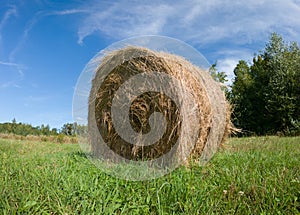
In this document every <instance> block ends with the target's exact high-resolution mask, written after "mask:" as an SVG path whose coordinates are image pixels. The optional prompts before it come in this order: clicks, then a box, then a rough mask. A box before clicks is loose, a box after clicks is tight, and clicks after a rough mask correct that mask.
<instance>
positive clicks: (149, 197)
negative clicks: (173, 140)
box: [0, 137, 300, 214]
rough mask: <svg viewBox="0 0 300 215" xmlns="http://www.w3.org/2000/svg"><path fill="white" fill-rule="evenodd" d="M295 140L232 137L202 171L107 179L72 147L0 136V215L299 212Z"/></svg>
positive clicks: (298, 164) (298, 148)
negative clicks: (0, 137)
mask: <svg viewBox="0 0 300 215" xmlns="http://www.w3.org/2000/svg"><path fill="white" fill-rule="evenodd" d="M299 141H300V139H299V137H293V138H292V137H289V138H280V137H260V138H257V137H255V138H254V137H253V138H238V139H231V140H230V143H229V144H228V145H227V147H226V148H225V149H223V150H221V151H219V152H218V153H217V154H216V155H215V156H214V158H213V159H212V160H211V161H210V162H209V163H208V164H207V165H206V166H204V167H201V166H199V165H198V164H194V165H192V166H190V167H189V168H185V167H180V168H178V169H176V170H175V171H173V172H172V173H171V174H169V175H166V176H165V177H162V178H159V179H156V180H151V181H142V182H140V181H137V182H131V181H125V180H121V179H117V178H113V177H111V176H109V175H107V174H105V173H103V172H101V170H99V169H98V168H97V167H95V166H94V165H93V164H92V163H91V162H90V161H89V159H87V158H86V157H85V155H84V154H82V153H81V152H80V149H79V146H78V145H75V144H54V143H49V142H41V143H39V142H27V141H24V142H22V141H9V140H1V139H0V152H1V153H0V161H1V162H0V181H1V183H0V211H1V214H299V212H300V177H299V172H300V161H299V157H300V145H299Z"/></svg>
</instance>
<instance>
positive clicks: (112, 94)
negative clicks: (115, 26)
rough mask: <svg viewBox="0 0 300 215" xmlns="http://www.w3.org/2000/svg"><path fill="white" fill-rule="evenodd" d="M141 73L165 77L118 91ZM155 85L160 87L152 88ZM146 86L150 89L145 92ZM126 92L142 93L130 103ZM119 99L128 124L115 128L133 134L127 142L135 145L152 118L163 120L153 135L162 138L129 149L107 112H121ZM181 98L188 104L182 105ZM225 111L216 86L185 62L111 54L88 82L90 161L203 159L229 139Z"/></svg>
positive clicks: (146, 54)
mask: <svg viewBox="0 0 300 215" xmlns="http://www.w3.org/2000/svg"><path fill="white" fill-rule="evenodd" d="M143 74H146V75H147V76H145V77H152V76H151V75H153V76H154V75H155V77H158V76H159V75H161V76H162V77H163V78H164V77H171V78H169V79H163V80H162V81H161V82H160V83H159V82H157V81H154V82H153V83H151V80H149V79H148V78H146V79H145V80H144V81H141V82H142V83H140V82H139V83H138V84H137V85H135V86H127V88H126V87H125V88H124V87H123V86H124V83H128V81H130V80H132V78H133V77H137V76H138V75H143ZM157 74H158V75H157ZM141 77H142V76H141ZM165 80H168V81H165ZM159 84H160V85H162V86H161V87H160V86H157V85H159ZM146 86H147V87H148V88H149V87H150V88H151V87H153V89H155V90H153V91H145V89H146V88H147V87H146ZM178 86H180V87H178ZM122 87H123V88H124V89H125V91H124V92H125V94H122V96H120V95H119V94H118V90H120V89H123V88H122ZM142 88H144V89H142ZM143 90H144V91H145V92H144V91H143ZM132 91H137V92H142V93H141V94H139V95H137V96H136V97H135V98H131V97H132V95H133V94H134V93H130V92H132ZM166 91H167V92H166ZM126 92H128V93H126ZM118 95H119V96H118ZM174 95H175V97H176V98H175V99H174ZM172 96H173V97H172ZM124 97H128V98H124ZM177 97H178V99H177ZM124 99H127V100H128V101H130V107H129V108H128V110H127V113H126V114H127V116H128V120H129V123H130V124H126V123H125V124H124V125H127V127H124V126H123V127H121V129H122V132H123V133H124V135H125V136H126V135H127V133H130V132H132V131H134V132H135V133H133V134H134V135H132V136H129V137H128V138H129V139H130V138H131V140H134V141H137V142H138V140H136V139H137V138H139V137H141V136H143V135H147V134H149V133H151V130H153V129H154V130H155V126H154V127H153V125H155V117H153V118H152V121H151V116H153V114H154V113H156V112H159V113H160V114H161V115H162V116H163V118H164V122H166V123H165V125H164V129H162V128H161V129H160V128H158V129H157V132H159V130H164V133H163V134H162V135H161V137H159V139H158V140H156V141H155V142H154V143H153V144H148V143H146V142H144V143H140V144H133V143H132V142H130V141H128V139H126V138H124V137H122V135H120V129H119V130H118V129H117V127H118V126H117V125H116V124H114V123H113V119H112V117H113V116H112V115H113V113H112V112H113V110H114V109H113V105H114V104H119V106H118V107H121V106H122V104H121V103H122V101H123V100H124ZM186 99H188V100H189V101H193V102H186V103H184V102H183V103H182V100H184V101H185V100H186ZM127 100H126V101H127ZM118 102H119V103H118ZM120 102H121V103H120ZM183 104H185V105H187V107H184V106H183ZM228 107H229V106H228V105H227V102H226V100H225V96H224V93H223V92H222V90H221V87H220V85H219V84H218V83H217V82H215V81H214V80H213V79H212V78H211V76H210V75H209V74H208V72H206V71H203V70H201V69H200V68H198V67H196V66H194V65H192V64H191V63H190V62H188V61H187V60H185V59H183V58H181V57H179V56H176V55H172V54H169V53H164V52H155V51H152V50H149V49H146V48H142V47H126V48H123V49H120V50H116V51H113V52H111V53H108V54H107V55H106V56H105V57H104V58H103V59H102V61H101V64H100V65H99V67H98V68H97V71H96V73H95V76H94V79H93V81H92V88H91V91H90V96H89V113H88V129H89V133H90V135H89V138H90V144H91V150H92V152H93V154H94V155H95V156H96V157H100V158H102V159H105V160H110V159H111V158H112V157H114V159H116V156H115V155H116V154H117V158H118V157H119V158H120V159H125V160H131V161H140V160H153V159H159V158H160V157H162V156H163V155H166V154H170V155H169V156H167V158H166V159H171V160H172V159H175V158H176V159H177V161H178V162H188V160H189V159H190V158H192V157H196V158H200V157H201V156H202V158H203V159H209V156H211V153H212V152H213V151H215V150H216V148H218V146H219V145H220V144H221V142H222V141H224V139H225V137H226V136H227V135H228V134H229V130H230V125H231V123H230V109H229V108H228ZM125 110H126V109H125ZM153 120H154V121H153ZM153 123H154V124H153ZM120 124H122V122H120ZM128 125H130V128H129V127H128ZM131 130H132V131H131ZM118 131H119V132H118ZM129 131H130V132H129ZM195 131H196V134H195ZM193 132H194V133H193Z"/></svg>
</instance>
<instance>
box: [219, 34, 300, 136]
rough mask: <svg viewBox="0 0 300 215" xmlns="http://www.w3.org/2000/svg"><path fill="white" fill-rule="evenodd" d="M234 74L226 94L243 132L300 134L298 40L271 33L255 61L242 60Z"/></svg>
mask: <svg viewBox="0 0 300 215" xmlns="http://www.w3.org/2000/svg"><path fill="white" fill-rule="evenodd" d="M221 75H224V74H223V73H221ZM234 75H235V77H234V79H233V83H232V85H231V86H229V88H228V89H227V90H226V95H227V97H228V100H229V101H230V103H231V104H232V107H233V114H232V121H233V123H234V125H235V126H236V127H237V128H241V129H242V133H241V135H274V134H275V135H276V134H277V135H278V134H280V135H300V49H299V46H298V44H297V43H296V42H286V41H284V39H283V38H282V36H280V35H278V34H277V33H273V34H271V36H270V38H269V41H268V42H267V43H266V45H265V48H264V50H262V51H261V52H260V54H257V55H255V56H254V57H253V60H252V63H248V62H246V61H244V60H240V61H239V63H238V64H237V65H236V67H235V69H234Z"/></svg>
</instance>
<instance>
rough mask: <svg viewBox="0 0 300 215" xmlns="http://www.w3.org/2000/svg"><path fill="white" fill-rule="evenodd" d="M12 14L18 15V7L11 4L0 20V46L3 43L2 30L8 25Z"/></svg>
mask: <svg viewBox="0 0 300 215" xmlns="http://www.w3.org/2000/svg"><path fill="white" fill-rule="evenodd" d="M12 16H17V9H16V7H15V6H11V8H9V9H8V10H7V11H6V12H5V13H4V16H3V17H2V19H1V21H0V47H1V44H2V30H3V28H4V26H5V25H6V23H7V21H8V20H9V19H10V17H12Z"/></svg>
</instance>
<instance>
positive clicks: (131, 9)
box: [0, 0, 300, 128]
mask: <svg viewBox="0 0 300 215" xmlns="http://www.w3.org/2000/svg"><path fill="white" fill-rule="evenodd" d="M272 32H278V33H279V34H281V35H282V36H283V37H284V38H285V40H288V41H297V42H298V43H299V42H300V0H280V1H279V0H260V1H258V0H253V1H248V0H239V1H233V0H231V1H229V0H209V1H202V0H186V1H180V0H172V1H159V0H152V1H143V0H140V1H138V0H133V1H129V0H127V1H125V0H124V1H123V0H119V1H109V0H98V1H96V0H86V1H85V0H74V1H59V0H56V1H54V0H53V1H51V0H19V1H18V0H1V3H0V101H1V105H0V122H7V121H12V119H13V118H16V120H17V121H18V122H25V123H30V124H32V125H34V126H37V125H41V124H49V125H50V126H51V127H56V128H60V127H61V126H62V125H63V124H64V123H66V122H73V119H72V98H73V92H74V88H75V85H76V81H77V78H78V77H79V75H80V73H81V71H82V70H83V69H84V66H85V65H86V64H87V63H88V61H89V60H90V59H91V58H92V57H93V56H94V55H95V54H96V53H97V52H98V51H100V50H101V49H104V48H105V47H107V46H108V45H110V44H111V43H113V42H117V41H119V40H121V39H125V38H128V37H132V36H138V35H147V34H150V35H164V36H170V37H174V38H177V39H180V40H183V41H185V42H186V43H188V44H190V45H192V46H194V47H195V48H196V49H197V50H199V51H200V52H201V53H202V54H203V55H204V56H205V57H206V58H207V59H208V61H209V62H210V63H214V62H216V61H217V62H218V68H219V69H220V70H222V71H225V72H226V73H228V75H229V77H232V70H233V68H234V66H235V65H236V63H237V62H238V60H240V59H244V60H246V61H249V62H250V61H251V59H252V57H253V54H254V53H257V52H258V51H259V50H262V49H263V48H264V45H265V43H266V42H267V40H268V37H269V35H270V33H272Z"/></svg>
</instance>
